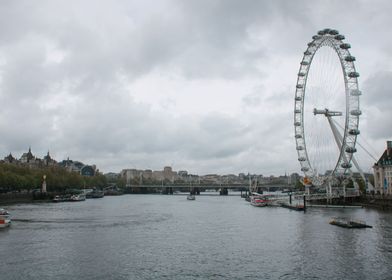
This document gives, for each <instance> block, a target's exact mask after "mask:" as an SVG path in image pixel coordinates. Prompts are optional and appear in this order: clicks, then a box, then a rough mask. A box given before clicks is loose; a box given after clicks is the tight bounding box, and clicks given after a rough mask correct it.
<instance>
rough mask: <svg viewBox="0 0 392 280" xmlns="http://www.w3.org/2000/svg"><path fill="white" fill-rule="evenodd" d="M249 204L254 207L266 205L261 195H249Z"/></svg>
mask: <svg viewBox="0 0 392 280" xmlns="http://www.w3.org/2000/svg"><path fill="white" fill-rule="evenodd" d="M250 204H251V205H253V206H256V207H264V206H267V200H266V199H265V197H264V196H262V195H252V196H250Z"/></svg>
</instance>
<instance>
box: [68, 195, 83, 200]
mask: <svg viewBox="0 0 392 280" xmlns="http://www.w3.org/2000/svg"><path fill="white" fill-rule="evenodd" d="M84 200H86V196H85V195H84V194H74V195H72V196H71V198H70V201H84Z"/></svg>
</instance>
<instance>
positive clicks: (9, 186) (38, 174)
mask: <svg viewBox="0 0 392 280" xmlns="http://www.w3.org/2000/svg"><path fill="white" fill-rule="evenodd" d="M44 176H45V178H46V189H47V191H64V190H66V189H70V188H73V189H81V188H99V189H101V188H104V187H106V186H107V183H108V182H107V180H106V177H105V176H104V175H102V174H98V175H95V176H91V177H90V176H82V175H80V174H79V173H77V172H68V171H67V170H66V169H65V168H62V167H59V166H51V167H44V168H29V167H27V166H22V165H13V164H7V163H0V192H10V191H22V190H26V191H32V190H35V189H41V186H42V183H43V180H44Z"/></svg>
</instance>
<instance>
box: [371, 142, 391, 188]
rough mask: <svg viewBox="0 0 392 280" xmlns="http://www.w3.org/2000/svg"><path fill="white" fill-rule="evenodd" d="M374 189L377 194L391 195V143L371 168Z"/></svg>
mask: <svg viewBox="0 0 392 280" xmlns="http://www.w3.org/2000/svg"><path fill="white" fill-rule="evenodd" d="M373 172H374V189H375V192H376V193H377V194H389V195H391V194H392V141H387V149H386V150H385V151H384V153H383V154H382V156H381V157H380V159H379V160H378V161H377V162H376V163H375V164H374V166H373Z"/></svg>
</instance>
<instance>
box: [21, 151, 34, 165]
mask: <svg viewBox="0 0 392 280" xmlns="http://www.w3.org/2000/svg"><path fill="white" fill-rule="evenodd" d="M20 162H21V163H23V164H26V163H33V162H34V163H35V156H34V155H33V153H32V152H31V147H29V151H28V152H27V153H23V155H22V156H21V157H20Z"/></svg>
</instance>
